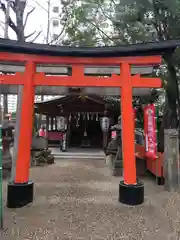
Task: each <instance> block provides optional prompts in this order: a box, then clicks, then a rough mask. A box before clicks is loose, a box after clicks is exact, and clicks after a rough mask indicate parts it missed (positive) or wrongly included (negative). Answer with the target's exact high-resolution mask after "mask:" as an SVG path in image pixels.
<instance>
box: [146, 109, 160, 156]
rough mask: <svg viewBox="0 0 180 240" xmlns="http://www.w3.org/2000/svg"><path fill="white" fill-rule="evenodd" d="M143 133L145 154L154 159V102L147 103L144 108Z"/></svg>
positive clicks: (155, 147)
mask: <svg viewBox="0 0 180 240" xmlns="http://www.w3.org/2000/svg"><path fill="white" fill-rule="evenodd" d="M144 134H145V146H146V156H147V157H149V158H152V159H156V157H157V139H156V109H155V106H154V104H149V105H147V106H146V107H145V108H144Z"/></svg>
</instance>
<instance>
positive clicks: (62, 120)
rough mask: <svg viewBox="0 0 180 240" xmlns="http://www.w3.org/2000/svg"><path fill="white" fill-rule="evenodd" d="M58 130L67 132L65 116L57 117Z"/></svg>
mask: <svg viewBox="0 0 180 240" xmlns="http://www.w3.org/2000/svg"><path fill="white" fill-rule="evenodd" d="M56 119H57V128H58V130H59V131H63V130H65V124H66V122H65V121H66V119H65V117H64V116H60V117H57V118H56Z"/></svg>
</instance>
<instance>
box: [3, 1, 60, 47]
mask: <svg viewBox="0 0 180 240" xmlns="http://www.w3.org/2000/svg"><path fill="white" fill-rule="evenodd" d="M4 1H5V0H4ZM55 5H59V6H60V0H51V9H52V7H53V6H55ZM33 7H35V10H34V12H33V13H32V14H31V15H30V16H29V18H28V22H27V25H26V28H25V35H28V34H30V33H32V32H33V31H34V30H36V31H37V32H39V31H42V33H41V35H40V36H39V38H38V39H37V40H36V42H39V43H45V39H46V35H47V19H48V17H47V9H48V5H47V0H28V2H27V7H26V10H25V16H26V14H27V12H28V11H30V10H31V9H32V8H33ZM10 16H11V18H12V19H13V21H15V20H16V19H15V15H14V14H13V11H12V10H11V12H10ZM54 17H56V15H55V14H54V13H52V12H51V16H50V18H51V20H52V19H53V18H54ZM4 22H5V19H4V14H3V12H2V11H0V37H4V29H3V26H4ZM8 32H9V38H10V39H16V35H15V33H14V32H13V30H12V29H11V28H9V30H8ZM32 38H33V37H32ZM32 38H31V39H30V38H29V40H32Z"/></svg>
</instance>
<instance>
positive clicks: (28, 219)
mask: <svg viewBox="0 0 180 240" xmlns="http://www.w3.org/2000/svg"><path fill="white" fill-rule="evenodd" d="M31 179H33V180H34V182H35V183H36V188H35V200H34V203H33V204H32V205H29V206H27V207H24V208H21V209H16V210H12V209H7V208H5V212H4V214H5V231H4V233H3V236H2V238H1V237H0V239H3V240H6V239H7V240H11V239H12V240H28V239H33V240H38V239H42V240H45V239H47V240H55V239H60V240H68V239H69V240H70V239H72V240H76V239H79V240H120V239H134V240H139V239H145V240H152V239H153V240H161V239H162V240H166V239H167V240H170V239H171V240H173V239H174V240H175V239H179V238H176V234H178V231H180V195H179V194H176V193H173V194H172V193H171V194H169V193H167V192H165V191H163V187H160V186H157V185H156V184H155V183H154V182H153V180H151V179H149V178H146V179H144V182H145V191H146V192H145V195H146V197H145V198H146V199H145V203H144V204H143V205H141V206H138V207H128V206H125V205H122V204H120V203H119V202H118V183H119V180H120V179H119V178H115V177H111V176H110V175H109V172H108V169H107V168H106V167H105V166H104V161H102V160H99V161H95V160H93V161H90V160H89V161H88V160H86V161H83V160H74V161H70V160H63V161H62V160H57V161H56V164H54V165H52V166H48V167H39V168H33V169H31ZM6 184H7V183H6V182H4V200H5V195H6Z"/></svg>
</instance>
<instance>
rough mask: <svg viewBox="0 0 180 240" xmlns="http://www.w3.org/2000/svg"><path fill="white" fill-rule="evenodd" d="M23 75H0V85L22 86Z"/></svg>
mask: <svg viewBox="0 0 180 240" xmlns="http://www.w3.org/2000/svg"><path fill="white" fill-rule="evenodd" d="M24 81H25V79H24V74H22V73H16V74H15V75H5V74H3V75H0V84H5V85H18V84H19V85H23V84H24Z"/></svg>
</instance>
